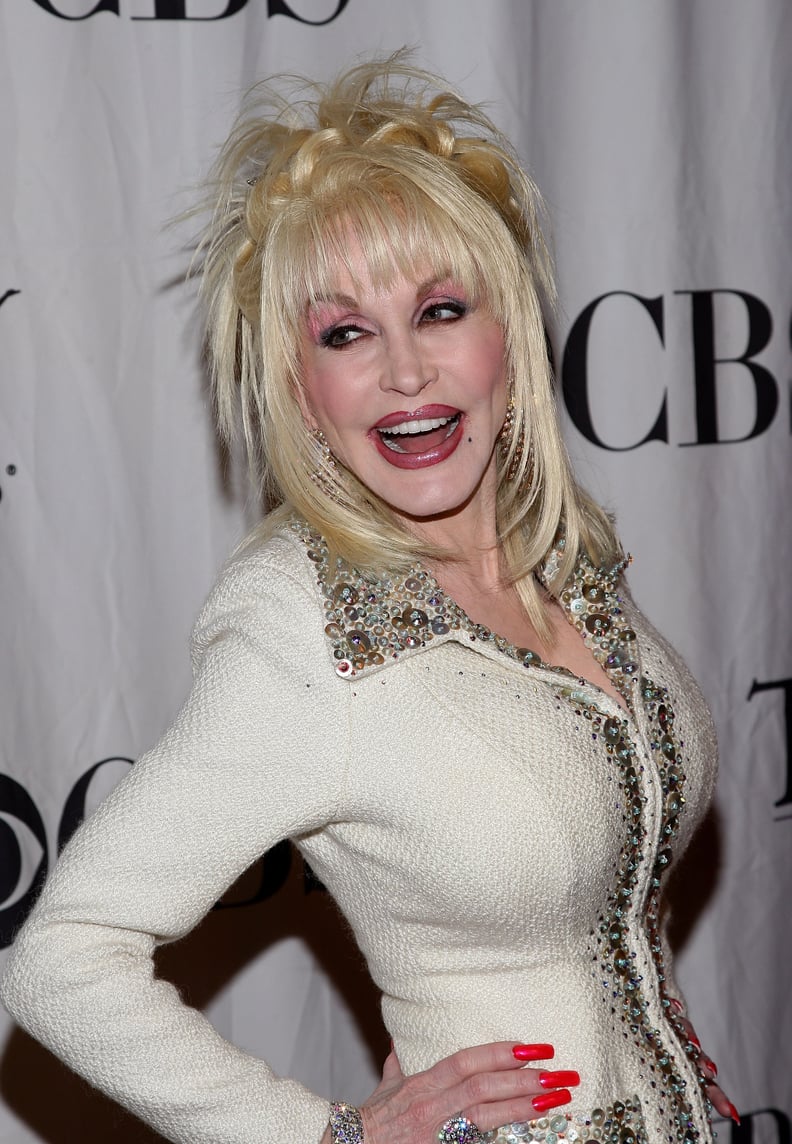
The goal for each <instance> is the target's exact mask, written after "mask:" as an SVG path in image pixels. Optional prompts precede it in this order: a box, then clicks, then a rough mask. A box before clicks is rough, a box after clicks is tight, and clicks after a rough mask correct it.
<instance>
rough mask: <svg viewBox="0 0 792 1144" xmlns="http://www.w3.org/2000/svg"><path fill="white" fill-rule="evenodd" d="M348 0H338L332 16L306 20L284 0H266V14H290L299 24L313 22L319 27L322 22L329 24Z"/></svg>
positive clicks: (339, 13)
mask: <svg viewBox="0 0 792 1144" xmlns="http://www.w3.org/2000/svg"><path fill="white" fill-rule="evenodd" d="M348 3H349V0H338V7H337V8H336V10H335V12H333V14H332V16H327V17H326V19H324V20H306V18H305V17H304V16H298V15H297V13H296V12H295V11H293V9H292V8H290V7H289V5H288V4H287V3H286V0H267V15H268V16H291V18H292V20H299V21H300V23H301V24H313V25H314V27H317V28H318V27H319V26H320V25H322V24H330V23H332V21H333V20H335V19H336V18H337V17H338V16H340V15H341V13H342V12H343V11H344V9H345V8H346V6H347V4H348Z"/></svg>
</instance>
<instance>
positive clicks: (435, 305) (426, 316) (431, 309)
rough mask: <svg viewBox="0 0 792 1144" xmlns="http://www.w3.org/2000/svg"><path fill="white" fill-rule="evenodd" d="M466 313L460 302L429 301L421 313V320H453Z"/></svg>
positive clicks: (465, 307)
mask: <svg viewBox="0 0 792 1144" xmlns="http://www.w3.org/2000/svg"><path fill="white" fill-rule="evenodd" d="M466 313H467V306H465V305H464V303H462V302H452V301H449V300H447V301H443V302H431V303H430V304H429V305H428V306H427V307H426V309H425V310H424V311H423V313H422V314H421V321H422V322H455V321H456V320H457V319H458V318H462V317H464V316H465V314H466Z"/></svg>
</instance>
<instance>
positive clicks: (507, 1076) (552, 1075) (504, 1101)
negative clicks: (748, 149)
mask: <svg viewBox="0 0 792 1144" xmlns="http://www.w3.org/2000/svg"><path fill="white" fill-rule="evenodd" d="M579 1084H580V1076H579V1075H578V1073H577V1072H575V1071H574V1070H573V1069H555V1070H547V1069H532V1068H524V1069H518V1070H517V1071H516V1072H515V1071H514V1070H501V1071H499V1072H488V1073H476V1074H475V1075H474V1076H472V1077H468V1078H467V1080H465V1081H463V1082H462V1083H461V1084H460V1085H458V1086H457V1087H456V1088H454V1089H450V1090H448V1091H447V1092H445V1093H443V1094H442V1098H443V1099H444V1100H445V1101H447V1102H448V1105H447V1106H450V1107H452V1108H454V1109H459V1108H461V1109H464V1110H465V1115H466V1116H469V1117H470V1118H471V1119H472V1120H473V1121H474V1122H475V1123H476V1124H478V1125H479V1127H482V1121H483V1120H485V1121H486V1122H487V1124H488V1125H489V1124H491V1125H492V1126H493V1127H497V1126H498V1125H501V1124H505V1123H507V1122H508V1121H509V1120H511V1121H514V1120H525V1119H526V1118H527V1119H530V1118H532V1117H534V1116H536V1115H541V1114H543V1113H544V1112H546V1111H547V1110H548V1109H550V1108H556V1107H557V1106H559V1105H562V1104H567V1103H568V1102H569V1100H570V1099H571V1098H570V1095H569V1089H570V1088H573V1087H576V1086H577V1085H579ZM504 1117H506V1119H503V1118H504ZM499 1118H500V1119H499Z"/></svg>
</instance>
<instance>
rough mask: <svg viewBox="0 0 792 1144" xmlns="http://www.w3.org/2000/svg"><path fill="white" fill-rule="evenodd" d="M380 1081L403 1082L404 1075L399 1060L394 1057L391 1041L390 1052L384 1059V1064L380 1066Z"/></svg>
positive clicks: (394, 1050)
mask: <svg viewBox="0 0 792 1144" xmlns="http://www.w3.org/2000/svg"><path fill="white" fill-rule="evenodd" d="M382 1079H383V1081H385V1082H387V1081H391V1082H393V1081H399V1080H404V1073H403V1072H402V1068H401V1065H400V1064H399V1058H398V1057H397V1056H396V1049H395V1048H394V1045H393V1041H391V1051H390V1052H389V1053H388V1055H387V1057H386V1058H385V1063H384V1065H383V1066H382Z"/></svg>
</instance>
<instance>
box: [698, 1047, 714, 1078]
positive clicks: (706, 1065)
mask: <svg viewBox="0 0 792 1144" xmlns="http://www.w3.org/2000/svg"><path fill="white" fill-rule="evenodd" d="M699 1067H700V1068H702V1069H704V1070H705V1072H708V1073H710V1074H711V1075H712V1076H714V1077H715V1076H717V1075H718V1066H717V1065H716V1064H715V1062H714V1060H713V1059H712V1057H708V1056H707V1054H706V1053H702V1054H701V1055H700V1056H699Z"/></svg>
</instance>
